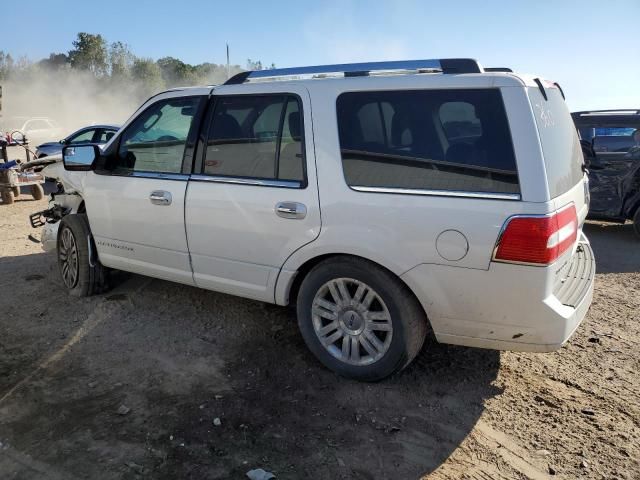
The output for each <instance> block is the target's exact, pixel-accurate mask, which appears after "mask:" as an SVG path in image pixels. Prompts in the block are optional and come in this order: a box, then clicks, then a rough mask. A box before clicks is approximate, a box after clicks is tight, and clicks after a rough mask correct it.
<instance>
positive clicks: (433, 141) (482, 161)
mask: <svg viewBox="0 0 640 480" xmlns="http://www.w3.org/2000/svg"><path fill="white" fill-rule="evenodd" d="M337 109H338V127H339V134H340V148H341V152H342V164H343V168H344V174H345V178H346V181H347V183H348V184H349V185H351V186H365V187H382V188H403V189H428V190H461V191H471V192H493V193H519V191H520V188H519V185H518V175H517V171H516V163H515V157H514V153H513V146H512V142H511V135H510V132H509V126H508V123H507V118H506V114H505V110H504V105H503V102H502V97H501V95H500V92H499V91H498V90H420V91H395V92H355V93H345V94H342V95H340V97H339V98H338V102H337Z"/></svg>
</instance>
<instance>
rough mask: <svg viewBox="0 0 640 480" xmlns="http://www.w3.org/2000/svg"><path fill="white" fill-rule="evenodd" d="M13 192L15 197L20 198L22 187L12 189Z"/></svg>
mask: <svg viewBox="0 0 640 480" xmlns="http://www.w3.org/2000/svg"><path fill="white" fill-rule="evenodd" d="M11 191H12V192H13V196H14V197H15V198H18V197H19V196H20V187H11Z"/></svg>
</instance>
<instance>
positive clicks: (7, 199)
mask: <svg viewBox="0 0 640 480" xmlns="http://www.w3.org/2000/svg"><path fill="white" fill-rule="evenodd" d="M0 198H2V204H3V205H11V204H12V203H13V192H12V191H11V190H2V192H0Z"/></svg>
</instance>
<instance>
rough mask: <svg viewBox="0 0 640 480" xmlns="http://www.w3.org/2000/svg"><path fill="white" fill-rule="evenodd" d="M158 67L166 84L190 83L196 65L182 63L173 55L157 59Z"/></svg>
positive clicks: (194, 77)
mask: <svg viewBox="0 0 640 480" xmlns="http://www.w3.org/2000/svg"><path fill="white" fill-rule="evenodd" d="M157 63H158V67H159V68H160V72H161V74H162V79H163V80H164V82H165V83H166V84H167V85H171V86H178V85H181V86H182V85H190V84H193V83H194V82H195V79H196V76H197V75H196V67H194V66H193V65H189V64H187V63H184V62H183V61H182V60H179V59H177V58H173V57H163V58H161V59H159V60H158V62H157Z"/></svg>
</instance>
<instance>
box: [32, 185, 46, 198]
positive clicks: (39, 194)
mask: <svg viewBox="0 0 640 480" xmlns="http://www.w3.org/2000/svg"><path fill="white" fill-rule="evenodd" d="M31 196H32V197H33V198H34V200H42V199H43V198H44V189H43V188H42V185H40V184H35V185H31Z"/></svg>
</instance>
